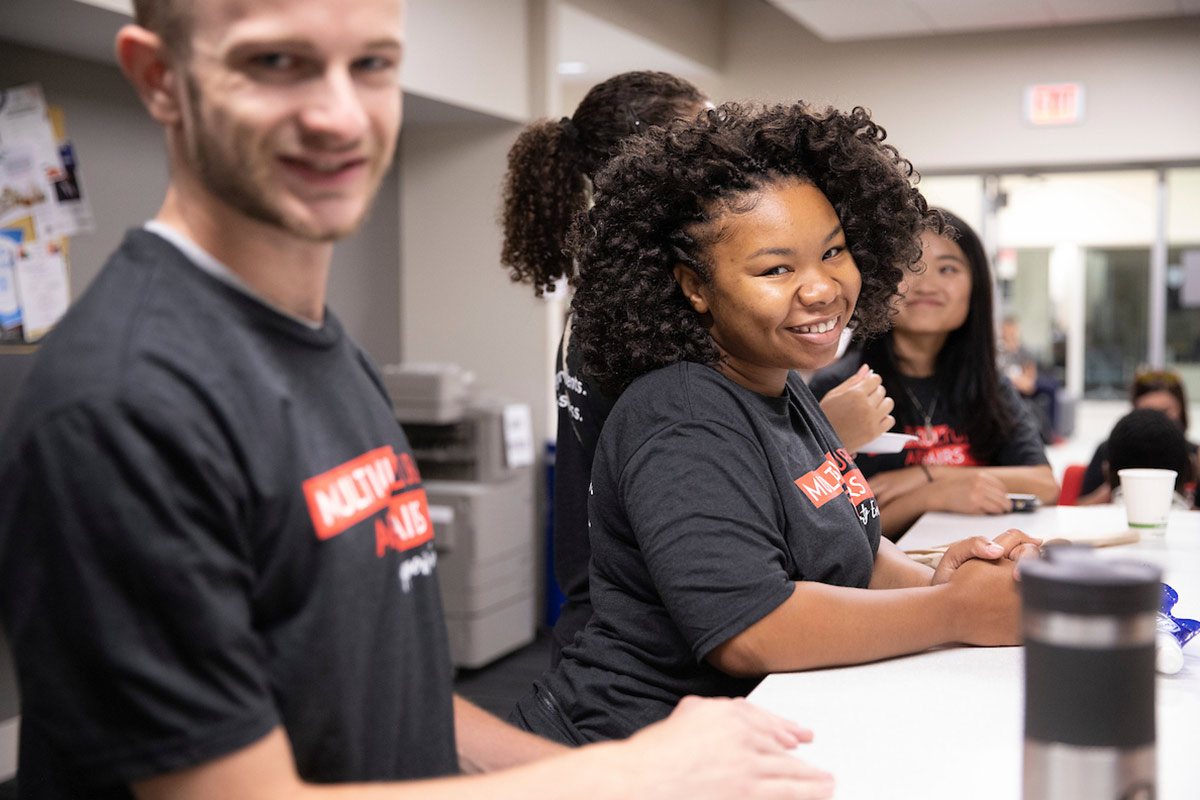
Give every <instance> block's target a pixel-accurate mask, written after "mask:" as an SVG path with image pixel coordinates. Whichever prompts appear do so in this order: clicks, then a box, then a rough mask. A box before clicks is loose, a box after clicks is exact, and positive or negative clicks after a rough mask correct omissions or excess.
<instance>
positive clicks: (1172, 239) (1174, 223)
mask: <svg viewBox="0 0 1200 800" xmlns="http://www.w3.org/2000/svg"><path fill="white" fill-rule="evenodd" d="M1167 209H1168V211H1167V331H1166V345H1167V346H1166V361H1167V364H1169V365H1171V366H1173V367H1175V369H1177V370H1178V371H1179V373H1180V375H1182V376H1183V381H1184V386H1185V387H1186V389H1187V394H1188V399H1189V400H1190V401H1193V403H1194V402H1195V401H1196V400H1200V168H1194V167H1192V168H1186V169H1172V170H1168V171H1167ZM1189 416H1190V417H1191V418H1193V419H1194V418H1195V417H1197V416H1200V415H1196V414H1191V415H1189ZM1192 428H1193V430H1196V429H1200V425H1198V424H1197V423H1193V425H1192Z"/></svg>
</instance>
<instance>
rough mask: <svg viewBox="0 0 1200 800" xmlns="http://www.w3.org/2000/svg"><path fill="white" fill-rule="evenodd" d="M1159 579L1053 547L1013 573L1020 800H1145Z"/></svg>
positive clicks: (1150, 781)
mask: <svg viewBox="0 0 1200 800" xmlns="http://www.w3.org/2000/svg"><path fill="white" fill-rule="evenodd" d="M1161 580H1162V573H1161V571H1160V570H1159V569H1158V568H1156V567H1153V566H1150V565H1148V564H1140V563H1134V562H1129V561H1112V560H1106V559H1100V558H1097V557H1096V556H1095V555H1094V554H1093V553H1092V552H1091V550H1090V548H1079V547H1051V548H1047V550H1046V554H1045V556H1044V557H1043V558H1042V559H1040V560H1038V561H1035V562H1025V563H1023V564H1022V565H1021V597H1022V603H1023V610H1022V627H1023V633H1024V638H1025V750H1024V765H1023V766H1024V776H1023V781H1024V798H1025V800H1153V798H1154V797H1156V763H1155V747H1154V724H1155V720H1154V658H1155V651H1154V645H1155V632H1156V626H1155V621H1156V614H1157V611H1158V605H1159V598H1160V594H1161V589H1160V585H1161Z"/></svg>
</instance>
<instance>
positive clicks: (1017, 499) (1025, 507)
mask: <svg viewBox="0 0 1200 800" xmlns="http://www.w3.org/2000/svg"><path fill="white" fill-rule="evenodd" d="M1008 499H1009V500H1011V501H1012V510H1013V513H1014V514H1015V513H1017V512H1020V511H1034V510H1036V509H1037V508H1038V506H1040V505H1041V504H1042V501H1041V500H1039V499H1038V496H1037V495H1036V494H1010V495H1009V496H1008Z"/></svg>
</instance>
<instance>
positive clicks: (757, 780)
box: [621, 697, 834, 800]
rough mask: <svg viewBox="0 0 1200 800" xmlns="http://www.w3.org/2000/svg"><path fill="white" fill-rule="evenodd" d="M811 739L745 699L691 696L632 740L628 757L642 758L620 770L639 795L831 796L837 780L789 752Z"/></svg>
mask: <svg viewBox="0 0 1200 800" xmlns="http://www.w3.org/2000/svg"><path fill="white" fill-rule="evenodd" d="M809 741H812V732H811V731H808V730H806V729H804V728H801V727H800V726H798V725H796V724H795V723H793V722H791V721H789V720H785V719H783V718H782V717H778V716H776V715H774V714H771V713H769V712H767V711H764V710H762V709H761V708H758V707H756V706H754V705H752V704H751V703H748V702H746V701H745V700H743V699H740V698H739V699H727V698H707V699H701V698H698V697H685V698H684V699H683V700H681V701H680V702H679V705H678V706H677V707H676V709H675V711H674V712H673V713H672V714H671V716H669V717H668V718H667V719H665V720H664V721H662V722H660V723H658V724H656V725H652V726H650V727H648V728H645V729H644V730H642V731H641V732H639V733H637V734H635V735H634V736H633V737H632V738H631V739H630V740H629V744H630V747H629V748H627V752H626V753H624V755H626V756H628V755H630V753H631V752H632V753H635V754H636V755H635V756H633V761H632V763H630V761H623V762H621V769H622V771H626V770H630V769H631V768H632V770H633V773H632V774H629V773H627V774H629V777H630V779H631V781H632V783H633V786H632V787H631V788H633V789H635V792H634V793H633V796H641V797H650V796H653V797H660V798H679V800H692V799H693V798H701V797H703V798H729V799H730V800H749V799H750V798H768V797H770V798H775V797H779V798H797V799H799V798H806V799H807V798H823V797H832V796H833V789H834V784H833V776H832V775H830V774H829V773H827V772H825V771H824V770H820V769H817V768H816V767H812V766H810V765H808V764H806V763H804V762H803V761H801V760H800V759H798V758H796V757H795V756H793V755H792V754H791V753H790V752H789V750H791V749H792V748H794V747H796V746H797V745H799V744H801V743H803V742H809ZM643 783H644V784H645V785H644V786H643ZM642 789H644V791H642Z"/></svg>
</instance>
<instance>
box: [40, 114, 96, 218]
mask: <svg viewBox="0 0 1200 800" xmlns="http://www.w3.org/2000/svg"><path fill="white" fill-rule="evenodd" d="M46 115H47V117H49V119H50V126H51V129H52V131H53V133H54V141H55V144H56V145H57V146H58V155H59V159H60V160H61V161H62V167H63V176H62V178H61V179H59V180H57V181H55V182H54V210H53V211H52V212H49V213H47V214H45V215H44V217H43V219H42V220H41V229H40V231H39V233H40V235H41V236H43V237H46V238H51V239H52V238H55V237H61V236H74V235H76V234H79V233H91V232H92V231H94V230H95V229H96V222H95V219H94V218H93V217H92V207H91V204H90V203H89V202H88V198H87V195H86V193H85V191H84V187H83V177H82V175H81V174H80V170H79V164H78V161H77V159H76V158H75V147H74V145H73V144H72V143H71V140H70V139H68V138H67V125H66V119H65V116H64V114H63V110H62V109H61V108H60V107H58V106H47V108H46Z"/></svg>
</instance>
